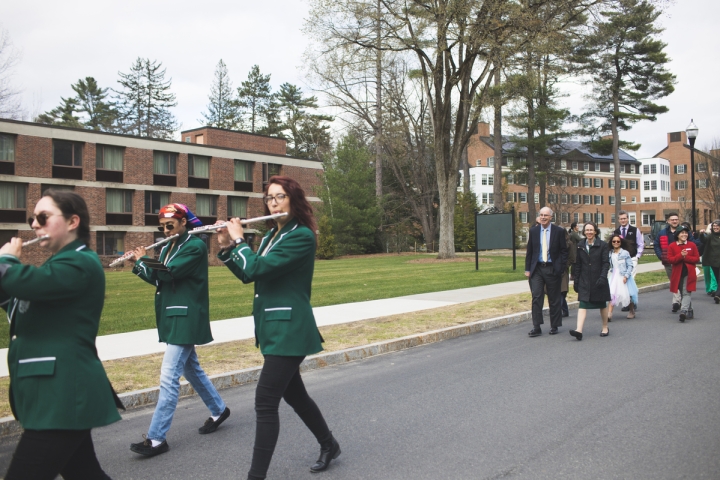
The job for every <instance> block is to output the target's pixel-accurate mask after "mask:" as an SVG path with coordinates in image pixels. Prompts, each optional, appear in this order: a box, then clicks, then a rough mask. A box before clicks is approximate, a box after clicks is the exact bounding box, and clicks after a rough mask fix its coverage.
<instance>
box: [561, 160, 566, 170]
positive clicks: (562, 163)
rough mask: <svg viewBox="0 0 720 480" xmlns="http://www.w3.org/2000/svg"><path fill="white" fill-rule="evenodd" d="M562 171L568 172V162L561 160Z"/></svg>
mask: <svg viewBox="0 0 720 480" xmlns="http://www.w3.org/2000/svg"><path fill="white" fill-rule="evenodd" d="M560 170H567V161H566V160H560Z"/></svg>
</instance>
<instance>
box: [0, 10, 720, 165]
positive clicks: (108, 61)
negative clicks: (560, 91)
mask: <svg viewBox="0 0 720 480" xmlns="http://www.w3.org/2000/svg"><path fill="white" fill-rule="evenodd" d="M307 11H308V4H307V2H305V1H300V0H284V1H272V0H270V1H264V2H258V1H248V0H233V1H224V0H206V1H205V2H196V1H192V2H191V1H187V0H176V1H174V2H159V1H153V0H143V1H139V0H125V1H123V2H117V1H108V2H98V1H96V0H95V1H89V0H72V1H70V2H57V1H49V0H46V1H36V0H25V1H23V2H18V1H14V2H11V1H9V0H8V1H6V2H4V3H3V6H2V16H0V22H2V25H3V27H4V28H5V29H7V30H8V33H9V34H10V37H11V40H12V41H13V43H14V45H15V47H17V48H18V49H19V50H20V51H21V53H22V58H21V61H20V63H19V65H18V66H17V67H16V69H15V75H14V79H13V82H14V84H15V86H16V87H18V88H20V89H22V91H23V103H24V107H25V109H26V110H27V111H28V112H29V113H33V114H37V113H41V112H43V111H46V110H49V109H51V108H53V107H55V106H57V105H58V103H59V101H60V97H61V96H65V97H67V96H71V95H72V94H73V93H74V92H73V91H72V90H71V89H70V85H71V84H72V83H74V82H76V81H77V80H78V79H79V78H84V77H86V76H92V77H95V78H96V79H97V80H98V83H99V84H100V86H102V87H115V88H117V87H118V85H117V78H118V75H117V73H118V71H122V72H128V71H129V67H130V65H131V64H132V63H133V62H134V60H135V59H136V58H137V57H145V58H149V59H151V60H158V61H160V62H162V64H163V66H165V67H166V68H167V76H166V78H172V90H173V92H174V93H175V94H176V95H177V101H178V106H177V108H176V109H175V110H174V113H175V115H176V116H177V118H178V119H179V121H180V122H181V123H182V128H183V129H191V128H195V127H198V126H200V125H201V123H200V122H199V121H198V119H199V118H201V115H200V114H201V112H202V111H204V110H205V109H206V105H207V95H208V93H209V89H210V85H211V82H212V78H213V72H214V70H215V66H216V64H217V62H218V60H219V59H221V58H222V59H223V60H224V61H225V63H226V64H227V67H228V70H229V72H230V75H231V77H232V79H233V85H234V86H235V87H237V86H239V85H240V82H241V81H242V80H245V79H246V78H247V73H248V71H249V70H250V68H251V67H252V66H253V65H255V64H257V65H259V66H260V70H261V72H263V73H266V74H267V73H269V74H271V75H272V78H271V83H272V86H273V89H277V88H278V87H279V85H280V84H282V83H284V82H290V83H294V84H296V85H299V86H301V87H302V88H303V90H304V91H308V92H309V89H308V87H307V86H306V85H305V80H304V76H303V72H302V69H301V66H302V55H303V52H304V51H305V47H306V45H307V39H306V38H305V37H304V35H303V33H302V31H301V29H302V26H303V20H304V19H305V18H306V16H307ZM718 18H720V2H718V1H717V0H678V1H677V2H676V4H675V5H674V6H671V7H670V9H669V10H668V12H667V14H666V15H664V16H663V17H662V23H663V25H664V27H665V28H666V30H665V32H664V34H663V40H664V41H665V42H666V43H668V47H667V52H668V54H669V56H670V58H671V59H672V63H671V64H670V69H671V70H672V71H673V72H674V73H675V74H676V75H677V79H678V83H677V85H676V89H675V92H674V93H673V94H672V95H671V96H670V97H668V98H666V99H664V103H665V104H666V105H667V106H668V107H669V108H670V112H669V113H667V114H664V115H661V116H660V117H659V118H658V120H657V121H656V122H641V123H639V124H636V126H634V127H633V129H632V130H631V131H630V132H626V133H624V134H623V136H622V138H624V139H626V140H630V141H634V142H639V143H641V144H642V148H641V149H640V150H639V151H638V152H637V153H636V154H635V156H637V157H638V158H647V157H651V156H652V155H654V154H655V153H657V152H658V151H660V150H661V149H662V148H664V147H665V145H666V133H667V132H671V131H679V130H684V129H685V128H686V127H687V125H688V124H689V123H690V119H691V118H693V119H694V120H695V124H696V125H697V126H698V127H699V129H700V134H699V137H698V143H697V146H698V147H701V148H705V147H708V146H710V145H711V143H712V141H713V140H714V139H717V140H718V141H720V89H718V87H717V85H718V83H719V82H718V79H720V62H718V61H717V59H716V57H715V56H716V55H717V54H718V52H720V35H718V23H717V19H718ZM567 103H568V106H569V107H570V108H571V109H572V110H573V113H580V110H581V108H582V106H583V104H584V100H583V99H582V98H580V97H578V96H573V97H572V98H570V99H568V100H567Z"/></svg>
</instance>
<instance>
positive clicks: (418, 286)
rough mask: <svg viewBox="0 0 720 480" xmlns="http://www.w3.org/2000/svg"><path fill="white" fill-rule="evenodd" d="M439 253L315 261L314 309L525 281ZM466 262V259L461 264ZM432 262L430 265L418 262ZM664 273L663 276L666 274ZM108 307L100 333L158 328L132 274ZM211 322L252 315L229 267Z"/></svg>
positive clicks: (504, 261) (3, 336)
mask: <svg viewBox="0 0 720 480" xmlns="http://www.w3.org/2000/svg"><path fill="white" fill-rule="evenodd" d="M434 258H435V255H433V254H428V255H382V256H361V257H350V258H343V259H337V260H320V261H317V262H316V263H315V275H314V278H313V294H312V304H313V306H315V307H321V306H325V305H336V304H340V303H350V302H359V301H365V300H377V299H381V298H391V297H398V296H402V295H412V294H417V293H427V292H436V291H442V290H453V289H457V288H467V287H476V286H481V285H490V284H496V283H504V282H512V281H516V280H523V279H524V278H525V276H524V275H523V268H524V267H523V265H524V264H523V262H524V256H521V255H518V259H517V270H515V271H513V270H512V258H511V257H507V256H485V257H481V262H480V270H478V271H476V270H475V261H474V255H473V256H471V257H461V258H460V260H461V261H447V262H445V261H433V259H434ZM462 260H465V261H462ZM418 261H420V262H427V263H418ZM663 274H664V273H663ZM106 278H107V283H106V297H105V308H104V310H103V315H102V318H101V321H100V331H99V334H100V335H108V334H112V333H123V332H131V331H135V330H143V329H148V328H154V327H155V310H154V303H153V302H154V288H153V287H152V286H151V285H149V284H147V283H145V282H143V281H142V280H140V279H139V278H137V276H135V275H133V274H132V273H131V272H130V271H129V270H124V271H107V272H106ZM209 282H210V319H211V320H221V319H226V318H234V317H242V316H248V315H250V314H251V313H252V300H253V286H252V284H250V285H243V284H242V283H241V282H240V281H239V280H238V279H237V278H235V277H234V276H233V275H232V274H231V273H230V271H229V270H228V269H227V268H225V267H210V271H209ZM0 317H1V318H0V345H7V343H8V330H9V327H8V323H7V321H2V320H5V315H4V312H3V314H2V315H1V316H0Z"/></svg>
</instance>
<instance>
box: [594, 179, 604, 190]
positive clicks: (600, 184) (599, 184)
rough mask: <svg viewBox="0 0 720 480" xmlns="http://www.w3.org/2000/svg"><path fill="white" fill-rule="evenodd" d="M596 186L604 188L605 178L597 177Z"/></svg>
mask: <svg viewBox="0 0 720 480" xmlns="http://www.w3.org/2000/svg"><path fill="white" fill-rule="evenodd" d="M595 188H603V180H602V178H596V179H595Z"/></svg>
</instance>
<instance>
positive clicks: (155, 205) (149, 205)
mask: <svg viewBox="0 0 720 480" xmlns="http://www.w3.org/2000/svg"><path fill="white" fill-rule="evenodd" d="M168 203H170V194H169V193H168V192H150V191H145V213H148V214H154V215H157V214H158V213H160V209H161V208H162V207H164V206H165V205H167V204H168ZM145 223H147V222H145Z"/></svg>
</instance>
